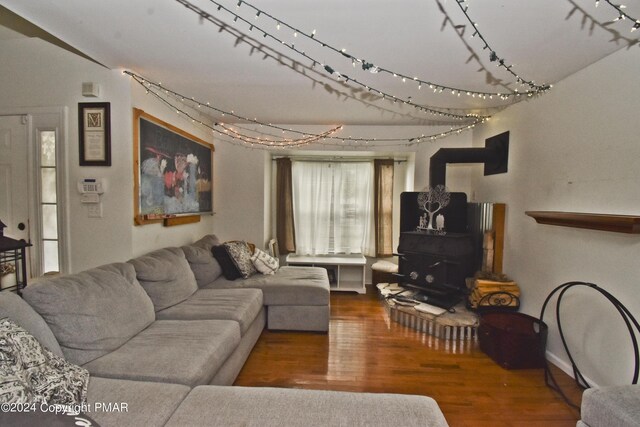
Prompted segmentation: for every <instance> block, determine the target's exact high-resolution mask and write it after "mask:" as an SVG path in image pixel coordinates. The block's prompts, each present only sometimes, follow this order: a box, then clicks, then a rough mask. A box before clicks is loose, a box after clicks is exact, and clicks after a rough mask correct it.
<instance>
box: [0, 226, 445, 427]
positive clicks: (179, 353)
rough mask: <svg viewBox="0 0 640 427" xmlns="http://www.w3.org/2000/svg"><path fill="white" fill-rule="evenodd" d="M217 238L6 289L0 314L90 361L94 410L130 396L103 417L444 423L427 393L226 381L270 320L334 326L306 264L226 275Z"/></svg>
mask: <svg viewBox="0 0 640 427" xmlns="http://www.w3.org/2000/svg"><path fill="white" fill-rule="evenodd" d="M217 243H218V241H217V238H216V237H215V236H206V237H204V238H203V239H201V240H200V241H198V242H196V243H194V244H193V245H189V246H185V247H182V248H165V249H161V250H158V251H154V252H152V253H149V254H147V255H144V256H141V257H138V258H135V259H133V260H130V261H129V262H126V263H113V264H108V265H104V266H101V267H97V268H94V269H91V270H87V271H84V272H81V273H78V274H73V275H67V276H61V277H53V278H45V279H42V280H38V281H36V282H35V283H32V284H30V285H29V286H28V287H26V288H25V289H24V290H23V298H24V299H20V297H18V296H17V295H15V294H11V293H1V294H0V318H4V317H9V318H10V319H12V320H13V321H15V322H16V323H17V324H18V325H20V326H22V327H23V328H24V329H26V330H27V331H28V332H30V333H31V334H32V335H33V336H34V337H35V338H36V339H37V340H38V341H39V342H40V343H41V344H42V345H43V346H45V347H47V348H49V349H50V350H51V351H52V352H53V353H54V354H56V355H58V356H62V357H64V358H65V359H66V360H67V361H69V362H71V363H73V364H76V365H80V366H82V367H84V368H86V369H87V370H88V371H89V373H90V380H89V385H88V394H87V403H88V405H89V408H94V409H95V408H96V405H98V404H99V403H105V402H110V403H116V404H117V403H126V411H113V410H111V411H92V412H90V413H88V415H89V416H90V417H91V418H93V420H94V421H95V422H97V423H99V424H100V425H103V426H129V425H131V426H140V425H144V426H162V425H167V426H199V425H224V426H233V425H242V426H254V425H255V426H258V425H259V426H269V425H273V426H276V425H277V426H285V425H300V426H302V425H305V426H308V425H386V424H393V425H405V426H408V425H416V426H418V425H420V426H425V425H428V426H445V425H447V424H446V421H445V419H444V416H443V415H442V413H441V411H440V410H439V408H438V405H437V404H436V403H435V401H434V400H433V399H430V398H428V397H424V396H404V395H392V394H370V393H347V392H333V391H314V390H298V389H275V388H247V387H229V386H230V385H231V384H233V381H234V380H235V378H236V376H237V375H238V373H239V372H240V370H241V368H242V366H243V364H244V362H245V360H246V359H247V357H248V356H249V354H250V352H251V349H252V348H253V346H254V344H255V342H256V341H257V339H258V338H259V336H260V334H261V332H262V330H263V329H264V328H265V326H267V327H269V328H272V329H285V330H310V331H324V332H326V331H328V324H329V312H328V310H329V287H328V280H327V277H326V272H325V271H324V270H322V269H316V268H310V267H282V268H281V269H280V270H279V271H278V273H276V274H275V275H272V276H264V277H261V276H257V277H250V278H248V279H243V280H237V281H229V280H225V279H224V278H223V277H221V274H220V266H219V265H217V263H216V261H215V259H214V258H213V257H212V255H211V250H210V249H211V246H212V245H215V244H217ZM98 406H99V405H98ZM9 415H10V414H9ZM31 415H32V416H33V414H31ZM3 416H5V418H4V419H3V418H2V417H3ZM6 416H7V414H2V413H0V420H2V421H3V422H4V423H6V422H9V423H11V422H16V424H18V423H19V422H21V421H20V420H19V419H18V418H6ZM16 416H21V417H24V416H29V414H16ZM22 421H24V420H22ZM27 424H29V420H27Z"/></svg>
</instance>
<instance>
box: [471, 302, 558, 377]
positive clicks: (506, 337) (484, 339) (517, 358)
mask: <svg viewBox="0 0 640 427" xmlns="http://www.w3.org/2000/svg"><path fill="white" fill-rule="evenodd" d="M547 329H548V328H547V325H546V324H545V323H544V322H542V321H540V320H539V319H536V318H535V317H531V316H529V315H526V314H523V313H510V312H496V313H485V314H483V315H482V316H481V317H480V326H479V327H478V337H479V341H480V349H481V350H482V351H483V352H485V353H486V354H487V355H488V356H489V357H491V358H492V359H493V360H494V361H495V362H496V363H497V364H499V365H500V366H502V367H503V368H506V369H532V368H543V367H544V364H545V349H546V344H547Z"/></svg>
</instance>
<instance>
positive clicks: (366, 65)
mask: <svg viewBox="0 0 640 427" xmlns="http://www.w3.org/2000/svg"><path fill="white" fill-rule="evenodd" d="M176 1H177V2H178V3H180V4H182V5H183V6H185V7H186V8H187V9H189V10H190V11H192V12H194V13H196V14H198V15H199V17H200V20H201V22H202V21H209V22H211V23H214V24H217V21H216V20H214V17H213V15H211V14H210V13H208V12H207V11H205V10H203V9H201V8H199V7H197V6H195V5H194V4H192V3H190V2H189V1H188V0H176ZM234 1H235V0H234ZM468 1H469V0H455V2H456V4H457V5H458V7H459V8H460V10H461V11H462V13H463V14H464V16H465V17H466V19H467V20H468V21H469V23H470V24H471V25H472V26H473V34H472V38H475V37H476V36H477V38H478V39H479V40H481V41H482V43H483V50H488V51H489V60H490V61H491V62H496V65H497V66H499V67H501V68H503V69H504V70H506V71H507V72H508V73H509V74H511V75H512V76H513V77H514V78H515V81H516V83H517V84H519V85H521V86H523V87H525V88H528V89H526V90H524V91H519V90H518V89H514V90H513V91H512V92H483V91H473V90H465V89H461V88H457V87H453V86H448V85H443V84H438V83H434V82H431V81H428V80H426V79H422V78H419V77H415V76H414V77H410V76H408V75H406V74H402V73H398V72H394V71H393V70H391V69H388V68H385V67H382V66H379V65H376V64H374V63H372V62H369V61H367V60H365V59H363V58H359V57H357V56H354V55H351V54H349V53H347V52H346V49H345V48H341V49H338V48H336V47H334V46H332V45H330V44H328V43H326V42H324V41H322V40H320V39H319V38H318V37H316V30H315V29H314V30H313V31H312V32H310V33H308V32H305V31H302V30H300V29H299V28H297V27H295V26H293V25H290V24H288V23H287V22H285V21H284V20H282V19H280V18H277V17H275V16H273V15H272V14H270V13H269V12H267V11H265V10H262V9H259V8H258V7H256V6H254V5H253V4H251V3H248V2H247V1H245V0H238V2H237V4H236V10H238V9H240V7H241V6H243V5H244V6H247V7H249V8H251V9H252V10H253V11H254V12H255V17H254V20H255V21H257V20H258V19H259V18H260V17H261V16H262V15H264V16H265V17H267V18H269V19H271V20H272V21H274V22H275V23H276V30H278V31H279V30H280V29H281V27H285V28H288V29H289V30H290V31H292V33H293V38H294V39H295V38H297V37H298V36H302V37H305V38H307V39H309V40H312V41H313V42H315V43H318V44H320V45H321V46H322V47H323V48H326V49H329V50H330V51H333V52H334V53H337V54H339V55H341V56H343V57H345V58H347V59H349V60H351V63H352V66H353V68H356V66H359V67H360V68H361V69H362V70H364V71H368V72H370V73H371V74H374V75H375V74H389V75H392V76H393V77H395V78H399V79H401V80H402V82H403V83H405V82H407V81H410V82H413V83H414V84H415V85H416V86H417V89H418V90H421V89H422V87H423V86H428V87H429V89H432V90H433V92H435V93H442V92H445V91H446V92H450V93H451V94H453V95H457V96H458V97H459V96H461V95H467V96H471V97H474V98H475V97H477V98H480V99H487V98H489V99H493V98H494V97H497V98H500V99H502V100H508V99H510V98H514V99H515V100H516V102H517V101H518V100H520V99H521V98H522V97H531V96H534V95H538V94H542V93H544V92H546V91H548V90H549V89H551V87H552V86H551V85H546V84H542V85H541V84H536V83H535V82H534V81H533V80H529V79H526V78H524V77H522V76H521V75H519V74H518V73H516V72H515V70H514V69H513V64H509V63H508V62H507V61H506V60H505V59H504V57H501V56H499V55H498V54H497V53H496V51H495V49H493V48H492V47H491V46H490V45H489V43H488V42H487V40H486V38H485V37H484V36H483V35H482V33H481V32H480V31H479V30H478V24H477V23H476V22H474V21H473V20H472V19H471V17H470V15H469V12H468V10H469V6H468V4H467V2H468ZM600 1H605V2H606V3H607V4H609V5H610V6H611V7H613V8H614V9H616V11H617V12H618V17H617V18H615V19H614V20H613V21H612V22H617V21H621V20H629V21H631V22H633V25H632V28H631V32H634V31H636V30H637V29H638V28H640V21H639V20H637V19H635V18H633V17H631V16H630V15H629V14H627V13H626V12H625V11H624V9H626V6H625V5H623V4H615V3H613V2H612V1H611V0H596V1H595V5H596V7H598V5H599V3H600ZM209 2H211V3H213V4H214V5H216V6H217V11H218V12H220V11H224V12H225V13H228V14H230V15H231V16H232V17H233V22H237V21H238V20H240V21H241V22H243V23H244V24H246V25H248V26H249V31H253V30H254V29H256V31H257V32H258V33H262V36H263V37H264V38H270V39H272V40H274V41H276V42H277V43H279V44H280V45H282V46H284V47H286V48H288V49H290V50H292V51H294V52H295V53H297V54H298V55H301V56H302V57H304V58H306V59H308V60H310V61H311V62H312V65H311V68H312V69H313V68H315V67H316V66H317V65H320V67H321V69H322V70H324V71H325V72H327V73H328V74H329V75H330V76H334V77H336V78H337V80H339V81H344V82H345V83H350V84H352V85H355V86H359V87H361V88H363V89H365V90H366V91H368V92H372V93H374V94H376V95H378V96H380V97H381V98H382V99H388V100H391V101H393V102H394V103H397V102H401V103H402V104H405V105H409V106H412V107H414V108H416V109H418V110H420V111H422V112H425V113H428V114H433V115H437V116H441V117H446V118H450V119H456V120H466V121H467V122H468V121H471V123H467V124H464V125H460V126H457V127H451V128H450V129H449V130H448V131H444V132H438V133H434V134H431V135H424V134H422V135H420V136H417V137H410V138H385V139H377V138H353V137H350V136H349V137H340V136H336V135H335V134H336V133H337V132H338V131H340V130H342V126H337V127H334V128H331V129H329V130H327V131H325V132H321V133H305V132H301V131H297V130H294V129H291V128H284V127H282V126H277V125H272V124H271V123H264V122H261V121H259V120H257V118H253V119H251V118H249V117H243V116H241V115H238V114H236V113H234V111H230V112H229V111H224V110H222V109H220V108H218V107H215V106H212V105H211V103H209V102H206V103H204V102H201V101H197V100H196V99H195V98H193V97H186V96H184V95H182V94H180V93H178V92H177V91H174V90H171V89H168V88H166V87H164V86H162V85H161V84H160V83H155V82H152V81H149V80H148V79H145V78H144V77H142V76H139V75H137V74H135V73H132V72H129V71H125V74H128V75H129V76H131V77H132V78H133V79H134V80H135V81H136V82H137V83H139V84H140V85H142V86H143V87H144V88H145V90H146V92H147V93H151V94H153V96H155V97H156V98H157V99H159V100H160V101H161V102H162V103H164V104H165V105H167V106H168V107H170V108H172V109H173V110H175V111H176V113H177V114H181V115H183V116H184V117H186V118H188V119H190V120H191V121H192V122H193V123H196V124H199V125H201V126H204V127H206V128H208V129H210V130H211V131H212V132H213V133H214V134H218V135H220V136H224V137H230V138H231V139H232V141H233V142H240V143H242V144H245V145H248V146H251V147H254V146H256V145H257V146H260V147H267V148H286V147H298V146H301V145H307V144H313V143H319V142H322V143H323V144H325V145H344V144H349V145H352V146H353V145H358V144H369V143H370V142H376V143H377V144H376V145H380V144H379V143H380V142H382V143H394V144H393V145H398V144H405V145H413V144H416V143H420V142H422V141H426V140H430V141H433V140H436V139H440V138H444V137H446V136H449V135H451V134H456V133H461V132H463V131H465V130H469V129H473V128H474V127H475V126H476V125H478V124H480V123H484V122H485V121H486V120H488V119H489V117H488V116H481V115H478V114H456V113H454V112H452V109H449V108H442V109H440V108H441V107H431V106H425V105H419V104H416V103H414V102H413V101H412V97H411V96H409V97H408V98H407V99H401V98H400V97H397V96H395V95H392V94H390V93H387V92H384V91H382V90H379V89H376V88H375V87H372V86H371V85H367V84H365V83H363V82H361V81H359V80H358V79H356V78H354V77H350V76H349V75H347V74H345V73H342V72H339V71H337V70H336V69H334V68H333V67H332V66H331V65H328V64H325V63H323V62H321V61H319V60H317V59H315V58H314V57H312V56H311V55H309V54H307V53H306V52H305V51H303V50H301V49H300V48H296V46H295V44H294V43H293V42H290V43H287V42H286V41H285V40H283V39H282V38H280V37H278V36H275V35H274V34H272V33H271V32H269V31H267V30H266V29H264V28H263V27H261V26H258V25H256V23H255V22H250V21H249V20H247V19H245V18H243V17H242V16H240V15H239V14H237V13H235V12H233V11H232V10H231V9H229V8H228V7H225V6H224V5H222V4H221V3H219V2H217V1H216V0H209ZM506 88H507V90H509V88H508V87H506ZM169 98H172V99H173V100H174V101H175V102H171V101H170V100H169ZM178 101H179V102H180V103H181V104H182V106H185V107H186V106H188V107H190V108H192V109H194V111H198V112H199V111H200V110H201V109H203V108H205V109H209V110H211V111H213V112H216V113H218V114H220V115H221V116H222V117H225V116H226V115H229V116H231V117H233V118H235V119H238V120H240V121H244V122H248V123H249V124H252V125H257V127H259V128H262V127H268V128H271V129H274V130H278V131H280V132H282V134H286V133H290V134H293V135H296V137H286V136H280V135H274V134H271V133H268V132H264V131H262V130H260V131H258V130H256V129H247V128H245V127H242V126H240V125H238V124H235V128H234V127H233V126H231V125H228V124H225V123H223V122H214V123H213V124H208V123H207V122H205V120H206V119H199V118H198V117H197V115H200V114H193V113H191V112H189V111H187V109H185V108H183V107H181V106H180V105H177V104H176V102H178ZM206 117H207V119H211V117H210V116H206ZM252 133H255V134H258V135H259V136H256V135H255V134H252ZM335 141H341V144H337V143H336V142H335Z"/></svg>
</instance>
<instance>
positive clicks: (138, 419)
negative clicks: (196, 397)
mask: <svg viewBox="0 0 640 427" xmlns="http://www.w3.org/2000/svg"><path fill="white" fill-rule="evenodd" d="M190 390H191V389H190V388H189V387H187V386H185V385H180V384H161V383H154V382H146V381H128V380H118V379H111V378H101V377H91V379H90V380H89V392H88V393H87V405H88V408H89V409H90V410H91V417H93V419H95V420H96V422H98V423H99V424H101V425H102V426H104V427H107V426H161V425H164V424H165V423H166V422H167V420H168V419H169V417H170V416H171V414H172V413H173V411H175V409H176V408H177V407H178V406H179V405H180V403H181V402H182V401H183V400H184V398H185V396H186V395H187V394H188V393H189V391H190ZM123 403H124V404H126V405H127V406H126V408H125V407H123V406H122V405H121V404H123ZM110 404H111V405H113V404H120V407H119V409H121V410H115V406H111V407H109V406H107V405H110Z"/></svg>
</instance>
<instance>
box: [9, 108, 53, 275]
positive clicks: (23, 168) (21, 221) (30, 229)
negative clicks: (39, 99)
mask: <svg viewBox="0 0 640 427" xmlns="http://www.w3.org/2000/svg"><path fill="white" fill-rule="evenodd" d="M29 117H32V116H29ZM32 119H33V120H34V121H35V122H39V123H40V124H42V125H45V126H49V125H50V126H51V127H43V128H38V127H35V129H34V127H31V132H29V128H30V126H32V125H33V122H32V121H31V120H29V119H28V116H26V115H11V116H10V115H7V116H0V220H1V221H2V222H3V223H5V224H6V226H7V227H6V228H5V230H4V233H5V235H6V236H9V237H12V238H15V239H24V240H26V241H27V242H30V243H31V244H32V245H33V246H31V247H30V248H29V249H28V254H29V256H28V257H27V258H28V262H27V266H28V270H29V273H28V274H29V277H34V276H39V275H42V274H44V273H48V272H58V271H61V267H60V264H61V263H60V253H61V251H60V247H61V245H60V238H59V236H60V235H61V233H60V227H61V222H60V193H59V191H58V185H57V176H58V172H59V171H58V169H57V166H58V164H57V159H58V158H59V157H60V155H59V152H58V151H59V150H58V148H59V147H58V146H57V142H58V137H59V136H58V133H59V131H58V129H59V126H60V115H58V114H40V115H35V116H33V117H32ZM29 135H31V137H29ZM31 147H33V148H31Z"/></svg>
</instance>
